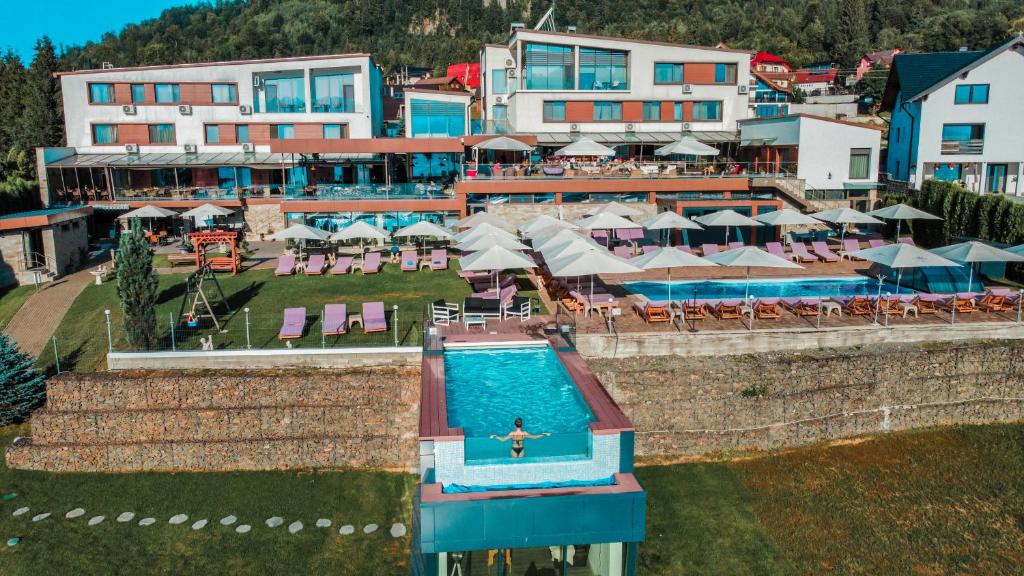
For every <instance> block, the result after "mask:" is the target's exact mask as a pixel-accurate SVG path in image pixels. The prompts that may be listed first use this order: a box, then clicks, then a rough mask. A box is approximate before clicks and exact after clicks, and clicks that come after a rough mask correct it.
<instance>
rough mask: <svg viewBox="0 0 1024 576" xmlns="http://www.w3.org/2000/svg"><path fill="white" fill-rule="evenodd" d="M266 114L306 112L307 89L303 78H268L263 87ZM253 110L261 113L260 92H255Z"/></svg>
mask: <svg viewBox="0 0 1024 576" xmlns="http://www.w3.org/2000/svg"><path fill="white" fill-rule="evenodd" d="M263 97H264V100H265V101H266V106H265V108H266V110H265V112H290V113H294V112H305V111H306V87H305V81H304V80H303V78H302V76H292V77H288V78H267V79H266V80H265V81H264V85H263ZM253 100H254V104H255V105H254V106H253V108H254V109H255V110H256V111H257V112H259V111H260V108H259V91H254V92H253Z"/></svg>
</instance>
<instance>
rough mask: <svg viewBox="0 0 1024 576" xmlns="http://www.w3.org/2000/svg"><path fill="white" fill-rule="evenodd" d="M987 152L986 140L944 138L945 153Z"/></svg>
mask: <svg viewBox="0 0 1024 576" xmlns="http://www.w3.org/2000/svg"><path fill="white" fill-rule="evenodd" d="M984 152H985V141H984V140H943V141H942V153H943V154H982V153H984Z"/></svg>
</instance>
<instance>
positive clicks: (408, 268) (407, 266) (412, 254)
mask: <svg viewBox="0 0 1024 576" xmlns="http://www.w3.org/2000/svg"><path fill="white" fill-rule="evenodd" d="M419 263H420V258H419V256H417V255H416V251H415V250H403V251H402V272H415V271H416V265H417V264H419Z"/></svg>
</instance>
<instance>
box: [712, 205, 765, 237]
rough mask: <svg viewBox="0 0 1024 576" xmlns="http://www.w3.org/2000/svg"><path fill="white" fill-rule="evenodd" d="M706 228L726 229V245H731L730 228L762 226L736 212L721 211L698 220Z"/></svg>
mask: <svg viewBox="0 0 1024 576" xmlns="http://www.w3.org/2000/svg"><path fill="white" fill-rule="evenodd" d="M696 220H697V222H698V223H699V224H702V225H703V226H704V227H706V228H725V243H726V244H728V243H729V228H730V227H735V226H761V223H760V222H758V221H757V220H754V219H753V218H750V217H749V216H744V215H743V214H740V213H739V212H736V211H735V210H719V211H718V212H712V213H711V214H705V215H703V216H698V217H697V218H696Z"/></svg>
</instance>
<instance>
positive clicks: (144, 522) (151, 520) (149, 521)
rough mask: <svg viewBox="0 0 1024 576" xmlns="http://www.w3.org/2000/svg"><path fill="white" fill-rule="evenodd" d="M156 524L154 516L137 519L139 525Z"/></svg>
mask: <svg viewBox="0 0 1024 576" xmlns="http://www.w3.org/2000/svg"><path fill="white" fill-rule="evenodd" d="M153 524H156V518H143V519H142V520H139V526H152V525H153Z"/></svg>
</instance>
